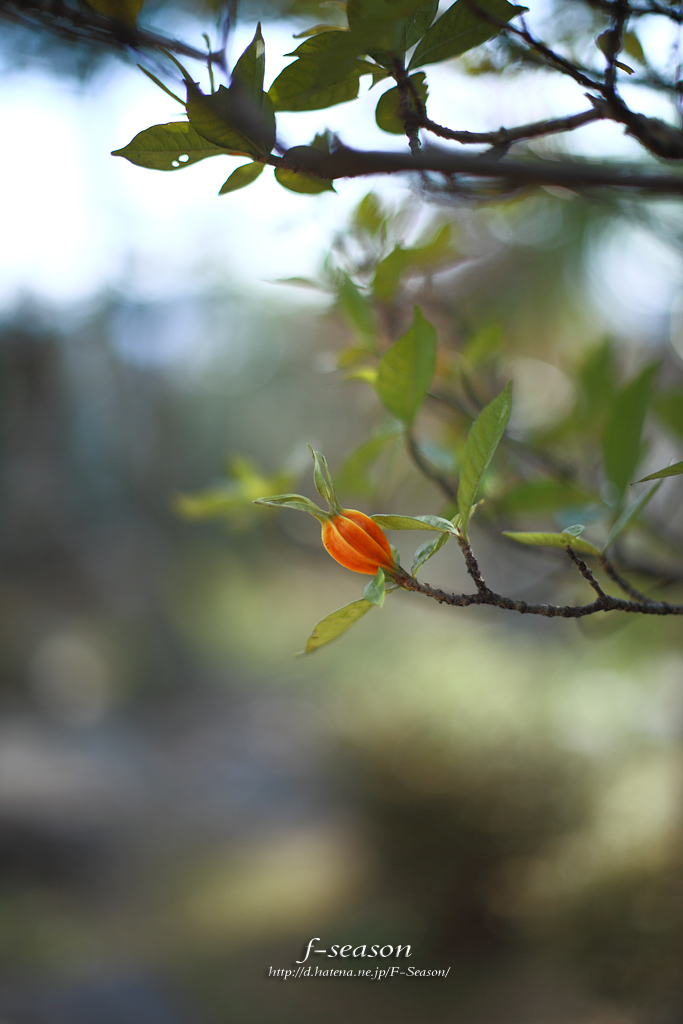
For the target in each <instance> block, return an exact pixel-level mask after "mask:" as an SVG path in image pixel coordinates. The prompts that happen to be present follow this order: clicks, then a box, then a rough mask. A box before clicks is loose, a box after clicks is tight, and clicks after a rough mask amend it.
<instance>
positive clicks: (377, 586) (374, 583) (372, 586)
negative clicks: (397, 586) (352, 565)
mask: <svg viewBox="0 0 683 1024" xmlns="http://www.w3.org/2000/svg"><path fill="white" fill-rule="evenodd" d="M385 596H386V588H385V586H384V569H378V570H377V575H376V576H373V578H372V579H371V580H370V582H369V583H368V584H366V586H365V590H364V591H363V600H364V601H369V602H370V604H376V605H379V607H380V608H381V607H382V605H383V604H384V598H385Z"/></svg>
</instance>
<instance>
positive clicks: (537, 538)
mask: <svg viewBox="0 0 683 1024" xmlns="http://www.w3.org/2000/svg"><path fill="white" fill-rule="evenodd" d="M503 536H504V537H510V538H511V539H512V540H516V541H517V543H518V544H530V545H532V546H534V547H545V548H566V547H567V545H569V547H570V548H571V549H572V551H578V552H579V553H580V554H582V555H595V556H596V558H599V557H600V549H599V548H596V546H595V544H591V543H590V542H589V541H587V540H584V539H583V538H582V537H573V536H572V535H571V534H570V533H510V532H508V531H506V530H504V531H503Z"/></svg>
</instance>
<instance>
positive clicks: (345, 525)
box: [322, 508, 399, 576]
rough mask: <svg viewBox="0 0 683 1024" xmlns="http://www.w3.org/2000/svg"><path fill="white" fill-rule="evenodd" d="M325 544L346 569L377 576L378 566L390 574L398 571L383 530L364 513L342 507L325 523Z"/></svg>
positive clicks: (323, 530)
mask: <svg viewBox="0 0 683 1024" xmlns="http://www.w3.org/2000/svg"><path fill="white" fill-rule="evenodd" d="M322 535H323V544H324V545H325V549H326V550H327V552H328V553H329V554H330V555H331V556H332V558H334V560H335V562H339V564H340V565H343V566H344V567H345V568H346V569H351V571H352V572H362V573H366V574H367V575H368V576H374V575H375V574H376V572H377V570H378V569H384V570H385V571H386V572H387V573H389V575H393V574H394V573H395V572H396V571H397V570H398V568H399V567H398V564H397V562H396V561H395V560H394V555H393V552H392V550H391V545H390V544H389V541H388V540H387V538H386V536H385V535H384V532H383V531H382V530H381V529H380V528H379V526H378V525H377V523H375V522H374V521H373V520H372V519H371V518H370V517H369V516H366V515H365V513H364V512H357V511H356V510H355V509H352V508H343V509H342V510H341V512H340V514H338V515H334V516H332V518H331V519H330V520H329V521H328V522H325V523H323V529H322Z"/></svg>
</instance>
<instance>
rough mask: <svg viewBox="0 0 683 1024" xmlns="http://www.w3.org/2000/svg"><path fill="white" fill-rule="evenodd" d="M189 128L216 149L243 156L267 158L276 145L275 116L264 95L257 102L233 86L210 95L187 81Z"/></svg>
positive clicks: (222, 86) (236, 86) (240, 88)
mask: <svg viewBox="0 0 683 1024" xmlns="http://www.w3.org/2000/svg"><path fill="white" fill-rule="evenodd" d="M186 85H187V114H188V117H189V119H190V124H191V125H192V127H193V128H194V129H195V130H196V131H197V132H199V134H200V135H202V136H203V137H204V138H205V139H208V140H209V142H213V143H214V145H216V146H221V147H223V148H224V149H228V150H231V151H232V152H234V153H237V154H240V153H243V154H244V155H245V156H268V154H269V153H270V151H271V149H272V148H273V146H274V144H275V115H274V113H273V108H272V104H271V102H270V99H269V97H268V95H267V93H264V92H262V93H261V96H260V98H259V99H255V98H254V97H253V96H250V95H249V94H248V93H247V92H246V90H245V89H244V88H243V87H242V86H241V85H240V84H239V83H236V84H235V85H234V86H231V87H230V88H229V89H226V88H225V86H224V85H221V86H220V87H219V89H218V91H217V92H215V93H212V94H211V95H210V96H205V95H204V93H203V92H202V91H201V90H200V89H199V88H198V87H197V86H196V85H195V83H194V82H192V81H191V80H187V79H186Z"/></svg>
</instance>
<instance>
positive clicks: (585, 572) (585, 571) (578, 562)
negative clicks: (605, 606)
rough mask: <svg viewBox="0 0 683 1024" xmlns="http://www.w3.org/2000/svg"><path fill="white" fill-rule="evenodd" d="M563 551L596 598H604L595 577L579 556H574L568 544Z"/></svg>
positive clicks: (574, 553) (603, 592)
mask: <svg viewBox="0 0 683 1024" xmlns="http://www.w3.org/2000/svg"><path fill="white" fill-rule="evenodd" d="M565 551H566V552H567V554H568V555H569V558H570V559H571V561H572V562H573V563H574V565H575V566H576V568H577V569H578V570H579V572H580V573H581V575H582V576H583V578H584V579H585V580H587V581H588V582H589V583H590V585H591V587H592V588H593V590H594V591H595V593H596V594H597V595H598V597H599V598H603V597H605V596H606V595H605V591H604V590H603V589H602V587H601V586H600V584H599V583H598V581H597V580H596V578H595V576H594V575H593V573H592V572H591V571H590V569H589V568H588V566H587V565H586V563H585V562H584V561H583V559H581V558H579V556H578V555H577V554H576V552H575V551H574V550H573V548H572V547H571V546H570V545H569V544H567V547H566V548H565Z"/></svg>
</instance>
